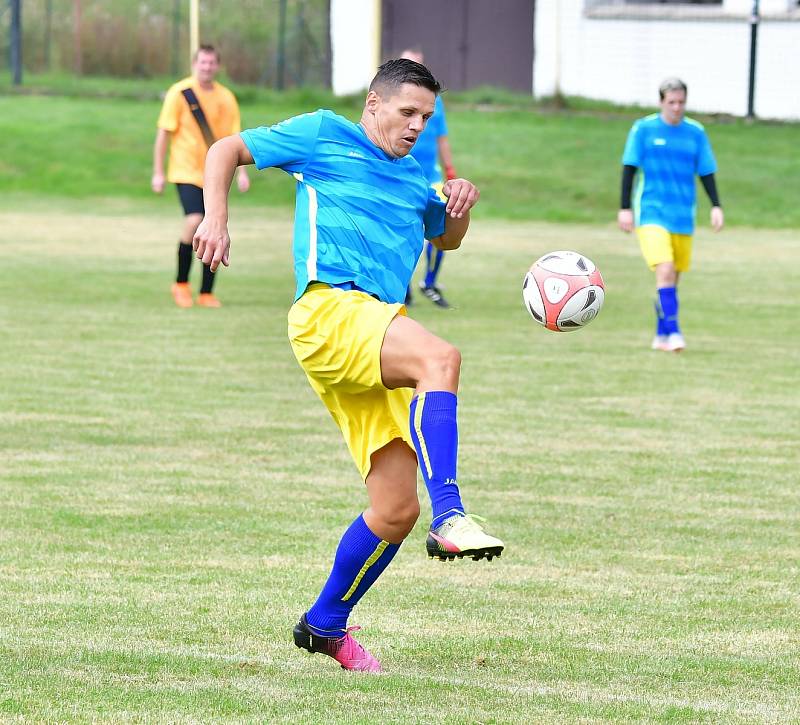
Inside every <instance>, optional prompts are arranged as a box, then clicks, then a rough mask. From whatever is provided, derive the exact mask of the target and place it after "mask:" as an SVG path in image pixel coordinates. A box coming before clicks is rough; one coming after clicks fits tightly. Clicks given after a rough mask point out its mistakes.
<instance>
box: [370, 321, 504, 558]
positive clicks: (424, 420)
mask: <svg viewBox="0 0 800 725" xmlns="http://www.w3.org/2000/svg"><path fill="white" fill-rule="evenodd" d="M460 371H461V354H460V353H459V352H458V350H457V349H456V348H455V347H453V346H452V345H451V344H450V343H448V342H445V341H444V340H442V339H440V338H438V337H437V336H436V335H433V334H432V333H430V332H428V331H427V330H426V329H425V328H424V327H423V326H422V325H420V324H419V323H418V322H415V321H414V320H410V319H409V318H407V317H404V316H401V315H398V316H397V317H395V318H394V319H393V320H392V322H391V324H390V325H389V328H388V329H387V331H386V335H385V336H384V340H383V346H382V348H381V374H382V376H383V381H384V385H386V387H388V388H400V387H413V388H415V390H416V394H415V396H414V398H413V399H412V401H411V408H410V415H409V427H410V430H411V438H412V440H413V442H414V448H415V450H416V452H417V460H418V464H419V468H420V471H421V472H422V477H423V480H424V481H425V486H426V488H427V489H428V495H429V496H430V499H431V507H432V516H433V518H432V521H431V527H430V531H429V534H428V539H427V543H426V547H427V550H428V553H429V554H430V555H431V556H437V557H439V558H440V559H453V558H455V557H459V558H461V557H464V556H469V557H472V558H473V559H481V558H483V557H486V558H488V559H491V558H492V557H494V556H499V555H500V553H501V552H502V550H503V547H504V544H503V542H502V541H500V539H497V538H495V537H494V536H490V535H489V534H487V533H486V532H485V531H484V530H483V528H482V527H481V526H480V524H478V523H477V521H476V520H475V519H474V518H473V517H471V516H468V515H467V514H466V512H465V508H464V504H463V502H462V500H461V493H460V490H459V486H458V480H457V475H456V470H457V459H458V423H457V419H456V407H457V395H456V393H457V391H458V381H459V376H460Z"/></svg>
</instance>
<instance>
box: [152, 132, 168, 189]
mask: <svg viewBox="0 0 800 725" xmlns="http://www.w3.org/2000/svg"><path fill="white" fill-rule="evenodd" d="M169 136H170V134H169V131H166V130H165V129H163V128H159V129H158V130H157V131H156V140H155V143H154V144H153V178H152V179H151V180H150V187H151V188H152V189H153V191H154V192H155V193H156V194H160V193H161V192H162V191H164V184H165V182H166V179H165V178H164V159H165V158H166V156H167V146H168V145H169Z"/></svg>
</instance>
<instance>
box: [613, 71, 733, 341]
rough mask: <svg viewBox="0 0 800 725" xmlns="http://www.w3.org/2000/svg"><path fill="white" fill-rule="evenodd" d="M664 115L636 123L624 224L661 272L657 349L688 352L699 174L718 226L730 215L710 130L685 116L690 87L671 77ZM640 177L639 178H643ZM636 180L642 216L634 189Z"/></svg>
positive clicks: (628, 153)
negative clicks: (684, 303) (686, 306)
mask: <svg viewBox="0 0 800 725" xmlns="http://www.w3.org/2000/svg"><path fill="white" fill-rule="evenodd" d="M658 92H659V96H660V99H661V112H660V113H654V114H652V115H650V116H645V117H644V118H640V119H639V120H638V121H636V122H635V123H634V124H633V127H632V128H631V130H630V132H629V134H628V140H627V143H626V144H625V151H624V152H623V155H622V164H623V167H622V194H621V203H620V210H619V212H618V214H617V222H618V224H619V227H620V229H622V230H623V231H624V232H631V231H633V230H634V228H635V230H636V236H637V237H638V238H639V244H640V246H641V249H642V254H643V255H644V258H645V261H646V262H647V264H648V265H649V267H650V269H652V270H654V271H655V276H656V290H657V298H656V301H655V309H656V335H655V337H654V338H653V343H652V347H653V349H654V350H666V351H671V352H680V351H681V350H683V349H684V348H685V347H686V343H685V341H684V339H683V335H682V334H681V329H680V325H679V324H678V280H679V279H680V275H681V272H686V271H687V270H688V269H689V263H690V260H691V253H692V232H693V231H694V218H695V178H694V177H695V175H697V176H699V177H700V181H701V182H702V184H703V188H704V189H705V190H706V193H707V194H708V198H709V199H710V200H711V227H712V228H713V229H714V231H715V232H718V231H719V230H720V229H722V226H723V224H724V216H723V213H722V207H721V206H720V201H719V194H718V193H717V185H716V181H715V178H714V174H715V172H716V170H717V163H716V161H715V160H714V154H713V153H712V151H711V144H710V143H709V140H708V136H706V132H705V129H704V128H703V126H702V125H701V124H699V123H698V122H697V121H694V120H692V119H691V118H686V117H685V115H684V114H685V112H686V84H685V83H684V82H683V81H681V80H679V79H678V78H669V79H667V80H666V81H664V82H663V83H662V84H661V86H660V87H659V89H658ZM637 171H638V173H637ZM634 177H636V192H635V197H636V202H635V204H634V208H635V214H634V211H633V209H632V205H631V195H632V193H631V190H632V187H633V180H634Z"/></svg>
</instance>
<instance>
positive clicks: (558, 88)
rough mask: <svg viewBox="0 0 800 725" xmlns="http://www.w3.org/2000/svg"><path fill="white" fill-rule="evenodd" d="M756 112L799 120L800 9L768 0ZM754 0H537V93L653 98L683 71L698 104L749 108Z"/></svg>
mask: <svg viewBox="0 0 800 725" xmlns="http://www.w3.org/2000/svg"><path fill="white" fill-rule="evenodd" d="M759 4H760V13H759V15H760V23H759V25H758V33H757V54H756V76H755V94H754V104H753V105H754V110H755V113H756V115H757V116H760V117H762V118H777V119H800V7H798V3H797V2H796V0H794V1H792V0H761V1H760V3H759ZM752 8H753V2H752V0H722V2H720V3H718V4H706V5H693V4H687V3H670V4H662V3H659V4H635V5H634V4H631V3H628V2H608V1H606V2H603V1H602V0H537V2H536V22H535V38H534V47H535V49H536V51H535V58H534V65H533V73H534V82H533V91H534V93H535V94H536V95H537V96H550V95H554V94H556V93H561V94H563V95H568V96H584V97H587V98H595V99H602V100H608V101H613V102H615V103H630V104H639V105H644V106H652V105H654V104H655V103H657V101H658V91H657V88H658V85H659V83H660V82H661V81H662V80H663V79H664V78H666V77H668V76H678V77H679V78H681V79H682V80H684V81H685V82H686V83H687V85H688V86H689V105H690V107H691V108H692V109H693V110H698V111H706V112H721V113H731V114H734V115H737V116H744V115H746V114H747V110H748V92H749V73H750V36H751V24H750V17H751V10H752Z"/></svg>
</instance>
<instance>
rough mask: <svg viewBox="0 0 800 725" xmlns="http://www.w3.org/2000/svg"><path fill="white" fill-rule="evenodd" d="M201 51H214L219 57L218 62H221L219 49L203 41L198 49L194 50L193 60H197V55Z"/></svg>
mask: <svg viewBox="0 0 800 725" xmlns="http://www.w3.org/2000/svg"><path fill="white" fill-rule="evenodd" d="M200 53H213V54H214V55H215V56H216V57H217V63H219V62H220V60H221V58H220V57H219V51H218V50H217V49H216V48H215V47H214V46H213V45H209V44H208V43H203V44H202V45H198V46H197V50H196V51H195V52H194V55H193V56H192V60H193V61H195V60H197V56H199V55H200Z"/></svg>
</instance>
